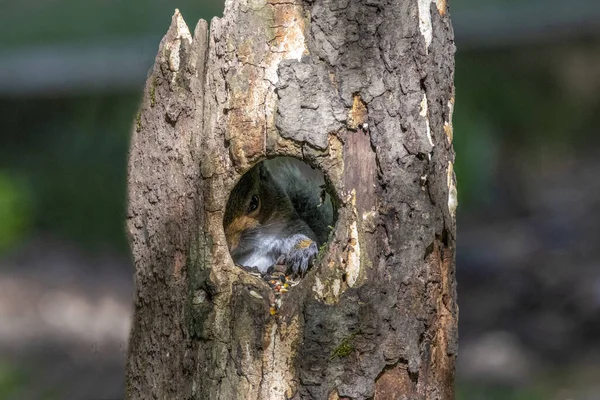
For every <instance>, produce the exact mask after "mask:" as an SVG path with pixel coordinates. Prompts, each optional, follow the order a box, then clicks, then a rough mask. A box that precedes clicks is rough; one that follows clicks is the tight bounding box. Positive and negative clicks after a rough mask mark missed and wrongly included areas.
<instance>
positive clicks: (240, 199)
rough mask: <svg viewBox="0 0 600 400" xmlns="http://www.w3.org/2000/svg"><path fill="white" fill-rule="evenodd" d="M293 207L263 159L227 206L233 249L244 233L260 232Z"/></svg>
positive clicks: (288, 214) (227, 233)
mask: <svg viewBox="0 0 600 400" xmlns="http://www.w3.org/2000/svg"><path fill="white" fill-rule="evenodd" d="M293 214H294V208H293V206H292V204H291V202H290V199H289V198H288V196H287V194H286V193H285V191H284V190H283V189H282V188H281V187H280V186H279V184H278V183H277V182H276V181H275V180H274V179H273V176H272V175H271V173H270V172H269V170H268V168H267V166H266V165H264V163H263V162H261V163H259V164H257V165H255V166H254V167H252V168H251V169H250V170H249V171H248V172H246V173H245V174H244V175H243V176H242V178H241V179H240V180H239V182H238V183H237V184H236V185H235V187H234V188H233V190H232V191H231V194H230V195H229V199H228V200H227V206H226V209H225V215H224V218H223V227H224V228H225V238H226V239H227V246H228V247H229V250H230V251H232V252H233V251H234V250H235V249H236V248H237V247H238V245H239V244H240V240H241V239H242V237H243V235H244V234H248V233H256V234H260V232H261V229H262V228H263V227H266V226H268V225H269V224H271V223H275V222H278V221H285V220H287V219H289V218H290V217H291V216H292V215H293Z"/></svg>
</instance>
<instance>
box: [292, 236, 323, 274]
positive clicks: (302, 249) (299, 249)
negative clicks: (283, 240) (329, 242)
mask: <svg viewBox="0 0 600 400" xmlns="http://www.w3.org/2000/svg"><path fill="white" fill-rule="evenodd" d="M318 252H319V249H318V248H317V244H316V243H315V242H313V241H312V240H310V239H309V238H307V237H306V236H303V238H300V240H299V241H298V242H297V243H296V244H295V245H294V246H292V248H291V249H290V251H289V252H288V253H287V255H286V256H285V263H286V265H287V266H288V267H289V268H291V269H292V272H293V273H294V274H295V275H300V276H303V275H304V274H305V273H306V271H307V270H308V267H310V266H311V265H312V262H313V260H314V258H315V257H316V256H317V253H318Z"/></svg>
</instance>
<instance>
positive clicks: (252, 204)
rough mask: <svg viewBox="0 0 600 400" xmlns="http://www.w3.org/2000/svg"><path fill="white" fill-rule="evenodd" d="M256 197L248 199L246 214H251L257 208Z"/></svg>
mask: <svg viewBox="0 0 600 400" xmlns="http://www.w3.org/2000/svg"><path fill="white" fill-rule="evenodd" d="M258 203H259V201H258V196H257V195H254V196H252V198H251V199H250V204H249V205H248V212H249V213H250V212H252V211H254V210H256V209H257V208H258Z"/></svg>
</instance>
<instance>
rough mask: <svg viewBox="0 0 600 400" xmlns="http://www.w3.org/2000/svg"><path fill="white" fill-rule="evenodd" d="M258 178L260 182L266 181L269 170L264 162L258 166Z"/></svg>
mask: <svg viewBox="0 0 600 400" xmlns="http://www.w3.org/2000/svg"><path fill="white" fill-rule="evenodd" d="M258 176H259V177H260V179H261V180H267V179H268V177H269V170H268V169H267V166H266V165H265V162H264V161H262V162H261V163H260V164H258Z"/></svg>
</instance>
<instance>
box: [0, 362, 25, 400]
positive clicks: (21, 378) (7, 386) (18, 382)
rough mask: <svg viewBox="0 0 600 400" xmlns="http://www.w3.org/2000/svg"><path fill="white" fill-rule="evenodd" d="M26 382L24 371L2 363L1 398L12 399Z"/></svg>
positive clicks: (0, 373) (0, 371)
mask: <svg viewBox="0 0 600 400" xmlns="http://www.w3.org/2000/svg"><path fill="white" fill-rule="evenodd" d="M26 382H27V378H26V376H25V373H24V372H23V371H21V370H19V369H18V368H15V367H13V366H11V365H9V364H7V363H4V362H1V361H0V398H3V399H8V398H11V397H12V396H14V393H15V392H16V391H18V390H19V389H20V388H22V387H23V386H24V385H25V383H26Z"/></svg>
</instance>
